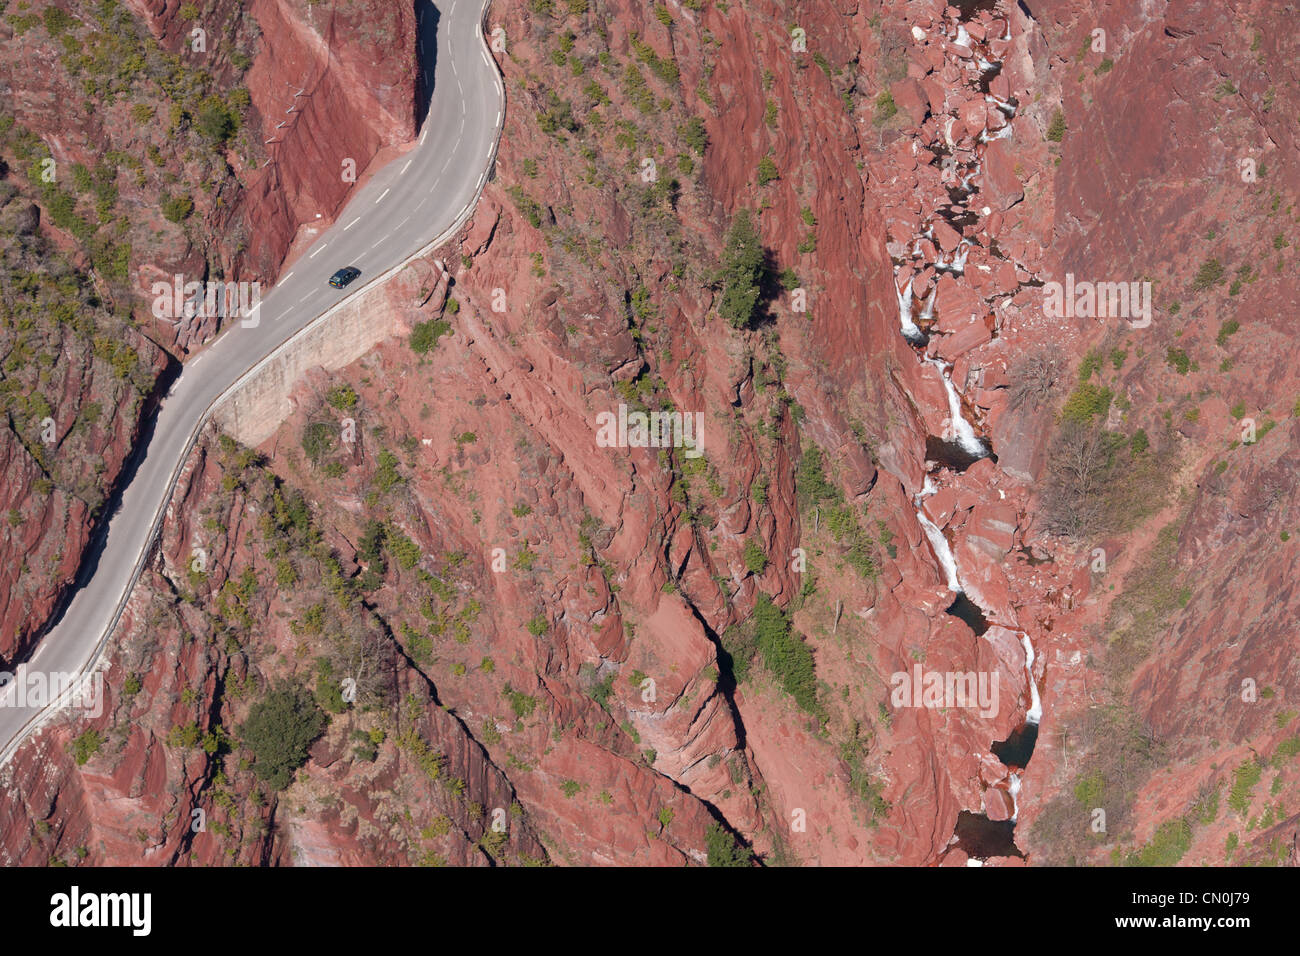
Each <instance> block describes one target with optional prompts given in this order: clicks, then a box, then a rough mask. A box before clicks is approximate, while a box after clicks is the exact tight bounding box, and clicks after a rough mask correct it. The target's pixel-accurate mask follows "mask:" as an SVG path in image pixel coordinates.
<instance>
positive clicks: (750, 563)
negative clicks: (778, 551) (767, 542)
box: [745, 538, 767, 574]
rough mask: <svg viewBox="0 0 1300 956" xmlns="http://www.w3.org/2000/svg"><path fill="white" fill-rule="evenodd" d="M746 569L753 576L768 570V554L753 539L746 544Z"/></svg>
mask: <svg viewBox="0 0 1300 956" xmlns="http://www.w3.org/2000/svg"><path fill="white" fill-rule="evenodd" d="M745 567H746V568H748V569H749V571H750V573H751V574H762V573H763V572H764V571H766V570H767V553H766V552H764V550H763V546H762V545H761V544H759V543H758V542H757V541H755V540H754V539H753V538H750V539H749V540H748V541H746V542H745Z"/></svg>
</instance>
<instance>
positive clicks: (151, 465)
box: [0, 0, 505, 766]
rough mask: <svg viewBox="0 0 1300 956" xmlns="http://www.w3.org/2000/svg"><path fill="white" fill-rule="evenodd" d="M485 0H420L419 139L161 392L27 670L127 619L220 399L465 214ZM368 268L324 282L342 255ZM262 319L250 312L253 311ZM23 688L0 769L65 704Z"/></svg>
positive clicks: (487, 152) (488, 139)
mask: <svg viewBox="0 0 1300 956" xmlns="http://www.w3.org/2000/svg"><path fill="white" fill-rule="evenodd" d="M489 2H490V0H439V2H438V3H436V4H435V3H432V2H424V3H419V4H417V12H418V15H419V22H418V28H417V43H418V45H419V47H420V57H419V62H420V69H422V70H424V71H425V76H424V82H425V88H426V89H431V97H430V105H429V112H428V116H427V118H426V119H425V122H424V125H423V130H422V132H421V134H420V139H419V143H418V144H417V145H416V146H415V148H414V149H412V150H411V151H409V152H408V153H406V154H405V155H403V156H401V157H400V158H398V159H397V160H395V161H394V162H392V163H390V164H389V165H388V166H386V167H385V168H384V169H382V170H381V171H380V172H378V173H377V174H376V175H375V176H374V177H373V178H372V179H371V180H370V182H368V183H367V184H366V185H365V186H364V187H363V188H361V189H359V190H357V192H356V194H355V195H354V196H353V197H352V199H351V200H350V201H349V202H348V204H347V206H346V207H345V208H344V210H343V212H342V213H341V214H340V215H339V217H338V219H337V220H336V223H335V225H334V226H333V227H332V228H331V229H329V230H328V231H327V232H326V233H325V234H324V235H322V236H321V237H320V238H319V239H318V240H317V241H316V243H315V244H314V245H313V246H312V247H311V248H310V249H308V250H307V251H306V252H305V253H304V254H303V255H302V256H301V257H300V258H299V259H298V260H297V261H296V262H294V263H293V265H292V267H291V268H290V270H289V271H288V272H287V273H285V275H283V276H282V277H281V278H280V280H279V282H277V283H276V285H275V287H274V288H273V289H271V290H270V291H269V292H268V293H267V294H266V295H265V296H263V298H262V302H261V305H260V307H259V308H258V309H257V311H256V312H255V314H254V317H252V318H250V319H248V320H247V322H248V325H247V326H246V325H244V324H243V323H241V322H240V321H238V320H235V321H232V322H231V324H230V326H229V327H228V328H227V329H226V330H225V331H224V332H223V333H222V335H220V336H219V337H218V339H217V340H216V341H215V342H214V343H213V344H212V345H211V346H209V348H208V349H207V350H206V351H205V352H203V353H201V354H200V355H199V356H198V357H196V358H195V359H193V360H192V361H190V362H189V363H187V364H186V365H185V367H184V369H183V370H182V371H181V374H180V375H179V376H178V377H177V378H176V380H175V382H174V384H173V386H172V388H171V390H170V391H169V392H168V393H167V396H166V397H165V398H164V399H163V400H162V403H161V405H160V407H159V409H158V411H157V413H156V416H155V418H154V421H153V423H152V430H151V433H150V432H149V431H148V430H146V432H145V434H146V435H148V438H147V442H148V443H147V445H146V447H145V449H144V453H143V456H142V457H140V458H139V459H138V465H137V467H136V470H135V473H134V474H133V475H129V476H124V479H123V480H129V483H128V484H127V485H126V488H125V490H124V491H123V492H122V494H121V498H120V505H119V506H118V507H117V509H116V510H115V511H114V512H113V513H112V515H111V517H110V518H109V524H108V530H107V535H106V536H104V537H103V539H102V547H94V548H92V550H91V551H90V552H89V553H88V554H87V557H86V559H85V561H86V566H85V567H83V568H82V571H81V574H80V575H79V580H80V581H81V582H82V583H81V586H80V587H79V588H78V589H77V590H76V592H75V593H74V594H73V596H72V599H71V601H70V602H68V603H67V605H66V607H65V609H64V612H63V614H62V616H61V617H60V618H59V619H58V620H57V621H56V622H55V623H54V625H53V626H52V627H51V628H50V629H49V630H48V631H47V633H46V634H45V635H44V637H43V638H42V639H41V641H40V643H39V645H38V646H37V648H36V650H35V652H34V653H33V654H32V656H31V658H30V659H29V660H28V661H27V662H26V663H27V667H28V668H29V669H30V670H32V671H39V672H43V673H47V674H49V673H63V674H90V673H92V672H93V670H94V668H95V667H96V666H97V664H98V663H99V660H100V657H101V655H102V653H103V651H104V649H105V647H106V646H107V644H108V642H109V639H110V637H111V636H112V633H113V631H114V629H115V627H116V625H117V622H118V619H119V618H120V616H121V613H122V609H123V608H124V607H125V605H126V601H127V598H128V597H129V596H130V594H131V591H132V589H133V587H134V586H135V583H136V581H137V579H138V578H139V575H140V572H141V570H142V568H143V567H144V565H145V563H146V561H147V560H148V556H149V553H150V551H151V550H152V547H153V543H154V541H155V540H156V536H157V533H158V531H159V530H160V529H161V527H162V523H163V520H164V517H165V515H166V512H167V508H168V504H169V502H170V500H171V496H172V491H173V488H174V487H175V483H176V479H177V476H178V475H179V473H180V471H181V468H182V466H183V465H184V463H185V460H186V459H187V458H188V456H189V452H190V450H191V448H192V447H193V445H194V442H195V440H196V438H197V436H198V434H199V431H200V429H201V428H202V427H203V425H204V423H205V422H206V421H207V419H208V416H209V415H210V413H211V412H212V409H213V408H214V407H215V406H216V405H218V404H219V403H220V402H221V400H222V399H223V398H224V397H225V396H227V395H228V394H230V393H231V392H232V391H233V390H235V389H236V388H237V387H238V385H239V384H240V382H241V380H242V379H243V378H244V377H245V376H247V375H248V374H249V373H250V372H251V371H253V370H254V369H256V368H257V367H258V366H259V365H260V364H262V363H263V362H264V361H266V360H268V359H269V358H270V357H271V356H272V355H273V354H274V353H275V352H276V351H277V350H278V349H279V348H280V347H281V346H283V345H284V344H285V343H286V342H287V341H289V339H291V338H292V337H293V336H294V335H295V334H297V333H298V332H301V331H302V330H303V329H305V328H307V327H308V326H309V325H311V324H313V323H314V322H315V321H317V320H318V319H320V318H322V317H323V316H324V315H326V314H327V313H329V312H330V311H331V310H332V309H334V308H335V307H336V306H338V305H339V304H340V303H342V302H343V301H345V300H347V299H350V298H352V297H353V296H355V295H356V294H358V293H359V292H361V291H362V290H363V289H365V288H367V287H369V286H371V285H373V284H375V283H377V282H380V281H382V280H383V279H385V278H387V277H388V276H390V275H392V274H393V273H395V272H396V271H397V270H399V269H400V268H401V267H402V266H404V265H405V264H406V263H407V262H409V261H410V260H411V259H412V258H414V257H416V256H417V255H420V254H423V253H425V252H427V251H428V250H430V249H431V248H432V247H434V246H435V245H437V244H438V243H440V242H442V241H444V240H445V239H446V238H447V237H448V236H449V234H450V233H451V232H453V231H454V230H455V229H458V228H459V227H460V226H461V224H463V223H464V221H465V220H466V219H467V218H468V216H469V214H470V212H471V211H472V210H473V208H474V204H475V203H476V202H477V200H478V196H479V194H480V192H481V191H482V187H483V184H484V182H485V181H486V179H487V175H488V173H489V171H490V170H491V168H492V163H493V161H494V158H495V152H496V146H497V142H498V139H499V137H500V132H501V129H502V122H503V120H504V111H505V87H504V85H503V84H502V82H501V76H500V73H499V72H498V70H497V67H496V63H495V62H494V61H493V60H492V58H491V55H490V54H489V52H488V48H487V42H486V39H485V37H484V35H483V29H482V28H483V18H484V16H485V14H486V10H487V5H488V3H489ZM345 265H350V266H356V267H358V268H360V269H361V271H362V275H361V278H360V279H358V280H357V281H356V282H355V283H353V285H352V287H350V288H348V289H346V290H336V289H333V288H331V287H330V286H329V285H328V279H329V277H330V275H331V274H332V273H333V272H334V271H335V270H336V269H338V268H339V267H340V266H345ZM254 320H255V321H254ZM14 691H15V685H14V684H10V685H9V686H7V687H6V688H5V689H4V690H3V691H0V766H3V765H4V764H5V763H7V762H8V760H9V759H10V757H12V756H13V753H14V752H15V751H16V750H17V748H18V745H19V744H21V743H22V741H23V740H24V739H26V737H27V736H28V735H29V734H30V733H32V732H33V731H34V730H35V729H36V728H37V727H39V726H40V725H41V724H42V723H43V722H44V721H45V720H46V719H48V718H49V717H50V716H52V715H53V714H54V713H55V712H56V711H57V709H58V707H59V706H61V705H62V704H63V703H65V702H66V697H67V695H64V699H63V700H58V701H55V702H53V703H51V704H50V705H47V706H44V707H37V706H30V705H29V706H18V705H17V701H16V699H15V694H14Z"/></svg>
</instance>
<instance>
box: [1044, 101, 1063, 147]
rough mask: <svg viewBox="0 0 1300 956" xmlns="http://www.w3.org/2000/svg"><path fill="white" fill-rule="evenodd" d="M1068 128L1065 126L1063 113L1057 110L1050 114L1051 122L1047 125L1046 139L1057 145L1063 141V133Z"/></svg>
mask: <svg viewBox="0 0 1300 956" xmlns="http://www.w3.org/2000/svg"><path fill="white" fill-rule="evenodd" d="M1066 129H1068V127H1067V126H1066V125H1065V111H1064V110H1062V109H1060V108H1059V107H1058V108H1057V110H1056V112H1055V113H1053V114H1052V121H1051V122H1050V123H1048V124H1047V138H1048V140H1050V141H1051V142H1053V143H1059V142H1060V141H1061V140H1063V139H1065V131H1066Z"/></svg>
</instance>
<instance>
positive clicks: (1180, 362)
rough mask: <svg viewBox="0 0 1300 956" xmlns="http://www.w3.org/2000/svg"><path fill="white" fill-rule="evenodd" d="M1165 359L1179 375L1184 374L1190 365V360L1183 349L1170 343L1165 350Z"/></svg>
mask: <svg viewBox="0 0 1300 956" xmlns="http://www.w3.org/2000/svg"><path fill="white" fill-rule="evenodd" d="M1165 361H1166V362H1168V363H1169V365H1170V367H1172V368H1173V369H1174V370H1176V371H1177V372H1178V374H1179V375H1186V374H1187V373H1188V371H1189V370H1190V369H1191V367H1192V360H1191V359H1190V358H1188V356H1187V352H1186V351H1185V350H1184V349H1179V348H1174V347H1173V346H1172V345H1171V346H1169V348H1168V349H1166V350H1165Z"/></svg>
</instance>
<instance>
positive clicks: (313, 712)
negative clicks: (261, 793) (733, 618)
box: [239, 681, 328, 790]
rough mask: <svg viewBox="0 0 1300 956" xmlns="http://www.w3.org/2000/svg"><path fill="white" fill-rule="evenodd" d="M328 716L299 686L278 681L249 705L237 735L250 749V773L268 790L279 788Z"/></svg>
mask: <svg viewBox="0 0 1300 956" xmlns="http://www.w3.org/2000/svg"><path fill="white" fill-rule="evenodd" d="M327 723H328V718H327V717H326V716H325V714H324V712H322V711H321V709H320V707H319V706H318V705H317V703H316V700H315V698H314V697H313V696H312V695H311V694H310V693H308V692H307V690H306V689H304V688H303V687H301V686H299V685H297V684H292V683H289V682H287V681H279V682H277V683H276V684H275V686H274V687H273V688H272V689H271V690H270V691H268V692H267V695H266V696H265V697H264V698H262V699H261V700H260V701H258V702H257V703H256V704H254V705H253V707H252V709H251V710H250V711H249V712H248V719H247V720H245V721H244V723H243V724H241V725H240V728H239V736H240V738H241V740H242V741H243V743H244V745H245V746H246V747H248V749H249V750H250V751H252V753H253V773H255V774H256V775H257V777H258V778H259V779H261V780H263V781H264V782H265V783H266V784H267V786H269V787H270V788H271V789H272V790H283V789H284V788H285V787H287V786H288V785H289V784H290V783H291V782H292V781H293V775H294V772H295V771H296V770H297V769H298V768H299V767H301V766H302V765H303V764H304V763H306V762H307V748H309V747H310V746H311V745H312V744H313V743H314V742H315V741H316V739H317V738H318V737H320V735H321V734H322V733H324V732H325V727H326V725H327Z"/></svg>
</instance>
